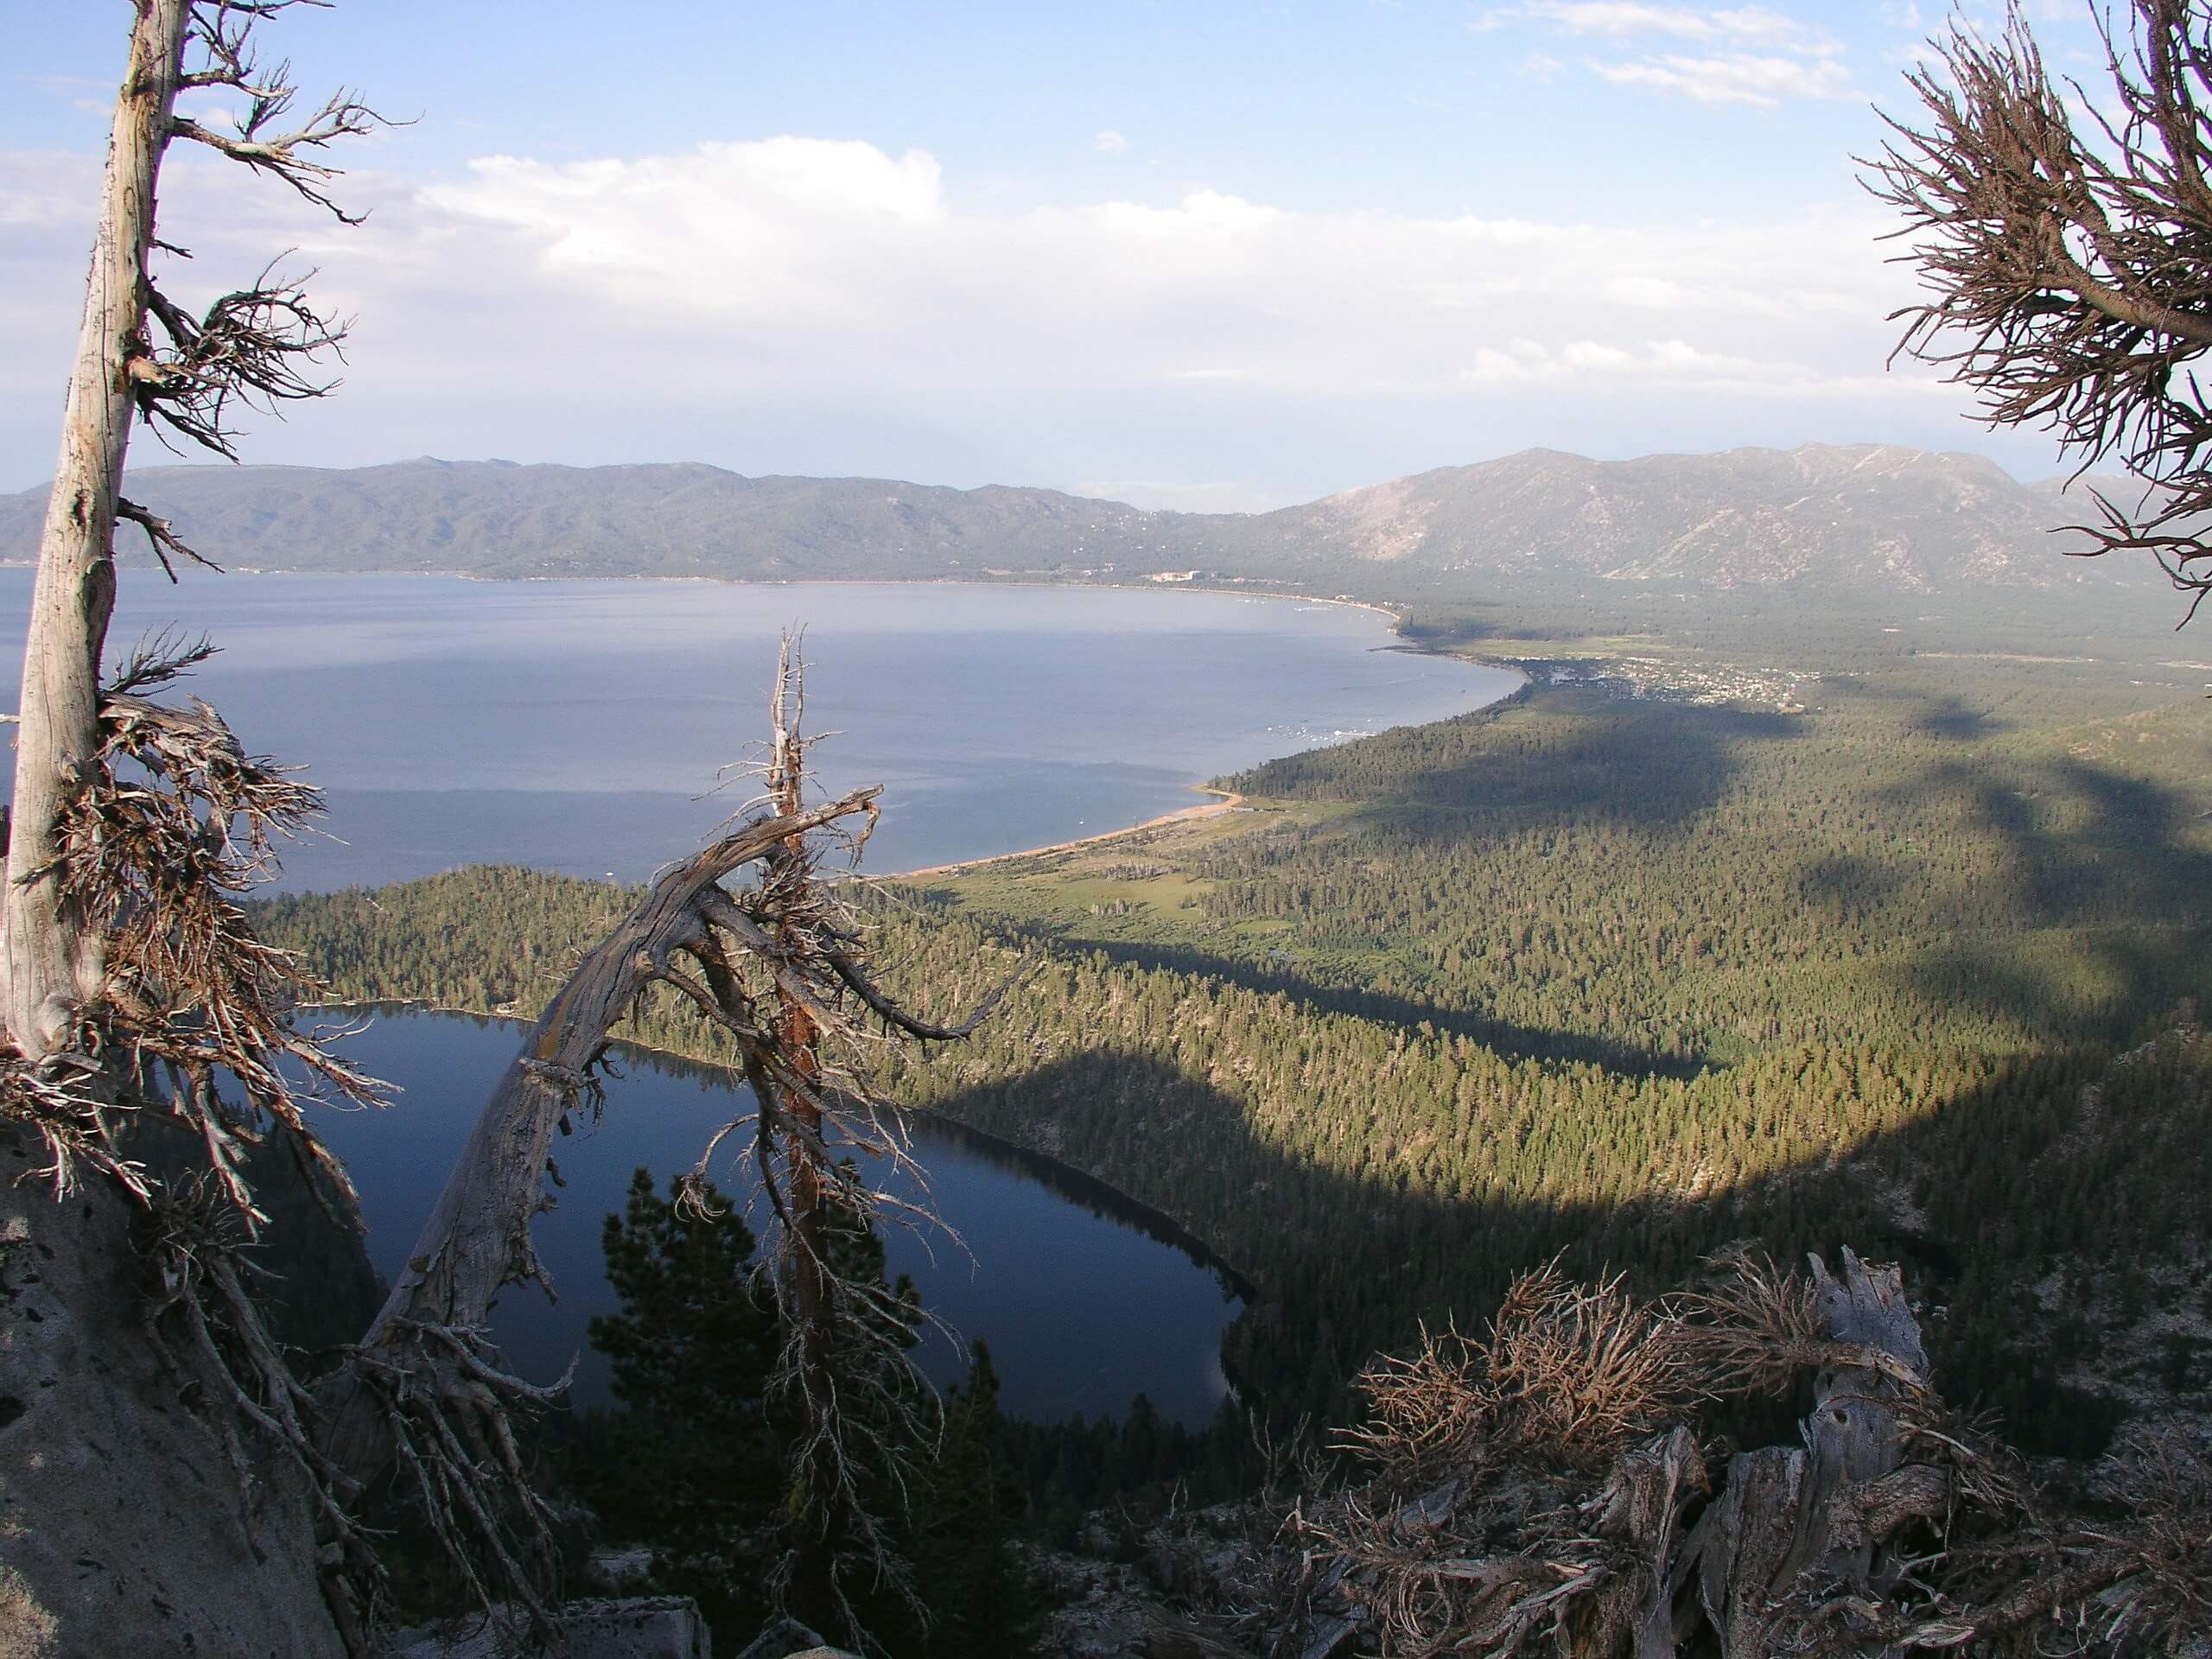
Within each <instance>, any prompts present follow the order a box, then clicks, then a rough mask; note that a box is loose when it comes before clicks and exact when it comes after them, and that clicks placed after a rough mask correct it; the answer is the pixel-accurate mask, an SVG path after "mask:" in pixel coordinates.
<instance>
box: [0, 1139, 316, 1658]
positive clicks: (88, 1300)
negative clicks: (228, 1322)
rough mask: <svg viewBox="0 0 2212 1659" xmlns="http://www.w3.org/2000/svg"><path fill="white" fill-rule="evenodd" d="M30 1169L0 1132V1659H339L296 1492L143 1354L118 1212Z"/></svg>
mask: <svg viewBox="0 0 2212 1659" xmlns="http://www.w3.org/2000/svg"><path fill="white" fill-rule="evenodd" d="M32 1157H33V1154H32V1152H31V1150H30V1148H29V1146H28V1145H27V1144H25V1142H24V1141H23V1139H22V1137H20V1136H19V1135H18V1134H17V1133H16V1131H15V1130H13V1129H10V1128H0V1659H108V1656H113V1655H118V1654H122V1655H131V1656H146V1659H150V1656H154V1655H166V1654H177V1653H191V1654H198V1655H206V1656H223V1659H232V1656H236V1659H264V1656H266V1659H342V1655H343V1649H342V1647H341V1644H340V1641H339V1637H338V1632H337V1630H336V1628H335V1627H334V1625H333V1624H332V1622H331V1618H330V1615H329V1612H328V1610H327V1608H326V1607H325V1606H324V1604H323V1599H322V1595H321V1588H320V1586H319V1583H318V1580H317V1577H316V1566H315V1525H314V1518H313V1514H312V1512H311V1510H310V1509H309V1507H308V1500H307V1494H306V1492H305V1491H304V1487H303V1483H302V1481H301V1480H300V1479H299V1478H297V1477H296V1473H295V1472H294V1471H293V1468H292V1466H291V1465H289V1462H287V1461H285V1460H283V1459H276V1458H270V1457H266V1456H264V1455H261V1453H262V1452H263V1450H264V1448H260V1447H257V1446H254V1445H253V1444H252V1442H251V1440H250V1439H247V1438H245V1436H250V1435H251V1430H249V1429H243V1428H241V1429H239V1430H238V1431H235V1432H237V1433H239V1434H240V1438H239V1439H238V1440H237V1441H236V1442H235V1444H236V1445H237V1446H238V1449H239V1451H240V1452H242V1453H243V1455H244V1463H243V1465H239V1464H236V1463H234V1462H233V1460H232V1453H231V1452H230V1451H229V1450H228V1449H227V1446H226V1430H227V1429H228V1426H227V1425H226V1424H225V1423H223V1422H222V1421H219V1420H218V1419H216V1418H215V1417H214V1416H213V1415H212V1414H213V1413H214V1412H217V1411H225V1412H226V1411H227V1410H228V1407H227V1406H226V1405H219V1404H217V1403H215V1402H221V1401H223V1400H225V1399H226V1393H225V1389H226V1384H225V1383H223V1382H222V1380H221V1379H219V1378H218V1377H216V1376H213V1374H212V1373H210V1372H208V1371H207V1370H205V1369H204V1368H203V1367H202V1366H201V1365H200V1364H198V1363H195V1362H194V1357H191V1356H186V1357H181V1358H180V1359H179V1360H178V1361H177V1362H176V1363H175V1364H172V1363H169V1362H168V1361H165V1360H164V1359H162V1357H160V1356H159V1354H158V1352H157V1351H156V1348H155V1346H154V1345H153V1344H151V1343H150V1342H149V1340H148V1334H147V1329H146V1324H145V1314H144V1312H143V1310H144V1309H145V1308H146V1307H147V1306H148V1303H149V1298H148V1295H147V1289H148V1287H147V1286H146V1285H145V1283H144V1281H143V1274H144V1272H145V1269H144V1268H143V1264H142V1262H140V1260H139V1257H138V1256H137V1254H136V1253H135V1252H134V1251H133V1250H132V1249H131V1245H130V1224H131V1216H130V1210H129V1208H128V1207H127V1205H125V1203H124V1200H123V1199H122V1198H119V1197H118V1196H117V1195H116V1194H115V1193H114V1192H111V1190H110V1189H108V1188H107V1187H106V1186H105V1185H100V1184H95V1183H87V1184H86V1186H85V1187H84V1188H83V1189H81V1190H80V1191H79V1192H78V1193H76V1194H75V1195H74V1196H73V1197H72V1198H69V1199H68V1200H67V1201H66V1202H60V1203H57V1202H56V1201H55V1200H54V1197H53V1195H52V1192H51V1190H50V1189H49V1188H48V1186H46V1185H44V1184H43V1183H41V1182H38V1181H36V1180H32V1181H24V1180H22V1179H19V1178H20V1177H21V1176H22V1174H23V1173H25V1172H26V1171H27V1170H29V1168H31V1167H32V1161H31V1160H32Z"/></svg>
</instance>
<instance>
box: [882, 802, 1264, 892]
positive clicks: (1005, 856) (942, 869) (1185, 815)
mask: <svg viewBox="0 0 2212 1659" xmlns="http://www.w3.org/2000/svg"><path fill="white" fill-rule="evenodd" d="M1191 787H1192V790H1193V791H1196V792H1197V793H1198V794H1200V795H1218V796H1220V797H1221V798H1220V799H1219V800H1217V801H1202V802H1200V803H1199V804H1198V805H1196V806H1185V807H1182V808H1179V809H1178V810H1175V811H1173V812H1163V813H1161V814H1160V816H1159V817H1156V818H1147V819H1146V820H1145V821H1144V822H1143V823H1132V824H1126V825H1124V826H1123V827H1122V828H1121V829H1105V830H1101V831H1100V832H1099V833H1098V834H1097V835H1095V836H1077V837H1076V838H1075V839H1074V840H1072V841H1056V842H1052V843H1051V844H1050V845H1048V846H1044V847H1024V848H1022V849H1020V850H1019V851H1017V852H1011V853H987V854H985V855H983V856H982V857H981V858H963V859H962V860H961V861H959V862H958V863H957V864H932V865H930V866H929V867H928V868H925V869H919V870H895V871H893V872H892V873H891V874H888V875H883V876H879V877H877V878H876V879H877V880H883V881H918V880H921V879H922V878H924V877H925V876H931V875H965V874H967V873H968V872H969V871H970V870H980V869H982V868H984V867H985V866H986V865H989V864H1004V863H1006V862H1007V861H1009V860H1012V859H1017V858H1044V857H1046V856H1048V855H1051V854H1053V853H1071V852H1073V851H1075V849H1077V848H1078V847H1096V846H1098V845H1099V844H1100V843H1101V842H1109V841H1119V840H1121V839H1122V837H1123V836H1134V835H1139V834H1141V833H1142V832H1143V831H1145V830H1147V829H1165V828H1166V826H1167V825H1169V824H1171V823H1197V822H1198V820H1199V819H1201V818H1211V817H1219V816H1220V815H1221V814H1222V813H1224V812H1234V811H1235V810H1236V809H1237V808H1238V807H1240V806H1242V805H1243V804H1244V798H1243V796H1242V795H1239V794H1238V793H1237V792H1236V791H1235V790H1233V789H1216V788H1214V787H1213V785H1211V784H1192V785H1191Z"/></svg>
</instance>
